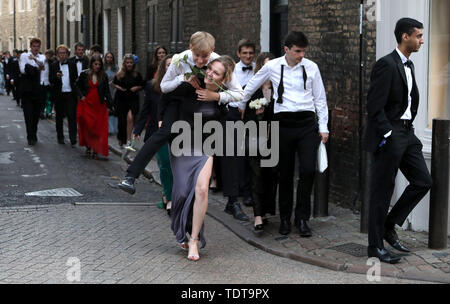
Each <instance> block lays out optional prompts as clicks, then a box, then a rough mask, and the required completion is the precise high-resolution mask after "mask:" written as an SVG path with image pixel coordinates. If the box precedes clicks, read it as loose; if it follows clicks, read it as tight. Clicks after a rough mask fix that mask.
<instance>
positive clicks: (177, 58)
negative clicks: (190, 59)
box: [172, 54, 182, 68]
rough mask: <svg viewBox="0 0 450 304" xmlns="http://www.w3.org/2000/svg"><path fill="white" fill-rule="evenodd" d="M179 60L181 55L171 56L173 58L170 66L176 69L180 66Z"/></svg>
mask: <svg viewBox="0 0 450 304" xmlns="http://www.w3.org/2000/svg"><path fill="white" fill-rule="evenodd" d="M181 59H182V58H181V54H175V55H173V57H172V64H173V65H174V66H176V67H177V68H178V67H179V66H180V64H181Z"/></svg>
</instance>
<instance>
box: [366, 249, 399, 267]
mask: <svg viewBox="0 0 450 304" xmlns="http://www.w3.org/2000/svg"><path fill="white" fill-rule="evenodd" d="M367 255H368V256H369V258H378V259H379V260H380V261H381V262H384V263H388V264H396V263H398V262H400V259H401V258H400V257H399V256H396V255H394V254H392V253H390V252H389V251H387V250H386V249H384V248H383V249H380V248H376V247H370V246H369V247H368V249H367Z"/></svg>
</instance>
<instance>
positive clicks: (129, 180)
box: [118, 177, 136, 195]
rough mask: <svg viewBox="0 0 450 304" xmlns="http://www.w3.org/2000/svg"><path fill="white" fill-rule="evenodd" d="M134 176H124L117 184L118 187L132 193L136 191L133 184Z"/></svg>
mask: <svg viewBox="0 0 450 304" xmlns="http://www.w3.org/2000/svg"><path fill="white" fill-rule="evenodd" d="M134 181H135V178H133V177H126V178H125V179H124V180H123V181H122V182H121V183H120V184H119V185H118V186H119V189H122V190H123V191H125V192H127V193H129V194H131V195H134V194H135V193H136V187H135V186H134Z"/></svg>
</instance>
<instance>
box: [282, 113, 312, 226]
mask: <svg viewBox="0 0 450 304" xmlns="http://www.w3.org/2000/svg"><path fill="white" fill-rule="evenodd" d="M283 114H284V115H285V116H284V117H281V118H280V117H279V116H277V115H275V120H279V121H280V162H279V174H280V175H279V177H280V180H279V207H280V218H281V219H282V220H290V219H291V216H292V208H293V196H294V185H293V182H294V170H295V154H296V153H297V154H298V159H299V181H298V185H297V205H296V208H295V221H299V220H309V219H310V217H311V193H312V188H313V185H314V176H315V171H316V160H317V148H318V145H319V143H320V136H319V133H318V132H319V130H318V124H317V121H316V119H315V113H313V112H300V113H283Z"/></svg>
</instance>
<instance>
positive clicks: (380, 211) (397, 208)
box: [369, 123, 432, 248]
mask: <svg viewBox="0 0 450 304" xmlns="http://www.w3.org/2000/svg"><path fill="white" fill-rule="evenodd" d="M393 126H394V130H393V132H392V135H391V136H390V137H389V138H388V139H387V143H386V144H385V145H384V146H383V147H382V148H379V149H378V150H377V151H376V152H375V153H374V157H373V163H372V168H371V194H370V203H369V246H371V247H377V248H384V245H383V237H384V233H385V231H386V229H392V228H394V226H395V224H398V225H400V226H402V225H403V223H404V222H405V220H406V218H407V217H408V215H409V214H410V213H411V211H412V210H413V209H414V208H415V207H416V205H417V204H418V203H419V202H420V201H421V200H422V198H423V197H424V196H425V195H426V194H427V192H428V191H429V190H430V188H431V185H432V180H431V176H430V173H429V171H428V168H427V166H426V163H425V159H424V157H423V153H422V148H423V146H422V143H421V142H420V140H419V139H418V138H417V137H416V136H415V135H414V129H413V128H408V127H405V126H402V125H400V124H396V123H393ZM399 169H400V170H401V172H402V173H403V174H404V175H405V177H406V179H407V180H408V182H409V183H410V184H409V186H408V187H407V188H406V189H405V191H404V192H403V194H402V195H401V197H400V199H399V200H398V201H397V203H396V204H395V205H394V207H393V208H392V210H391V211H390V212H389V214H388V210H389V206H390V203H391V197H392V194H393V192H394V188H395V178H396V176H397V172H398V170H399Z"/></svg>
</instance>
